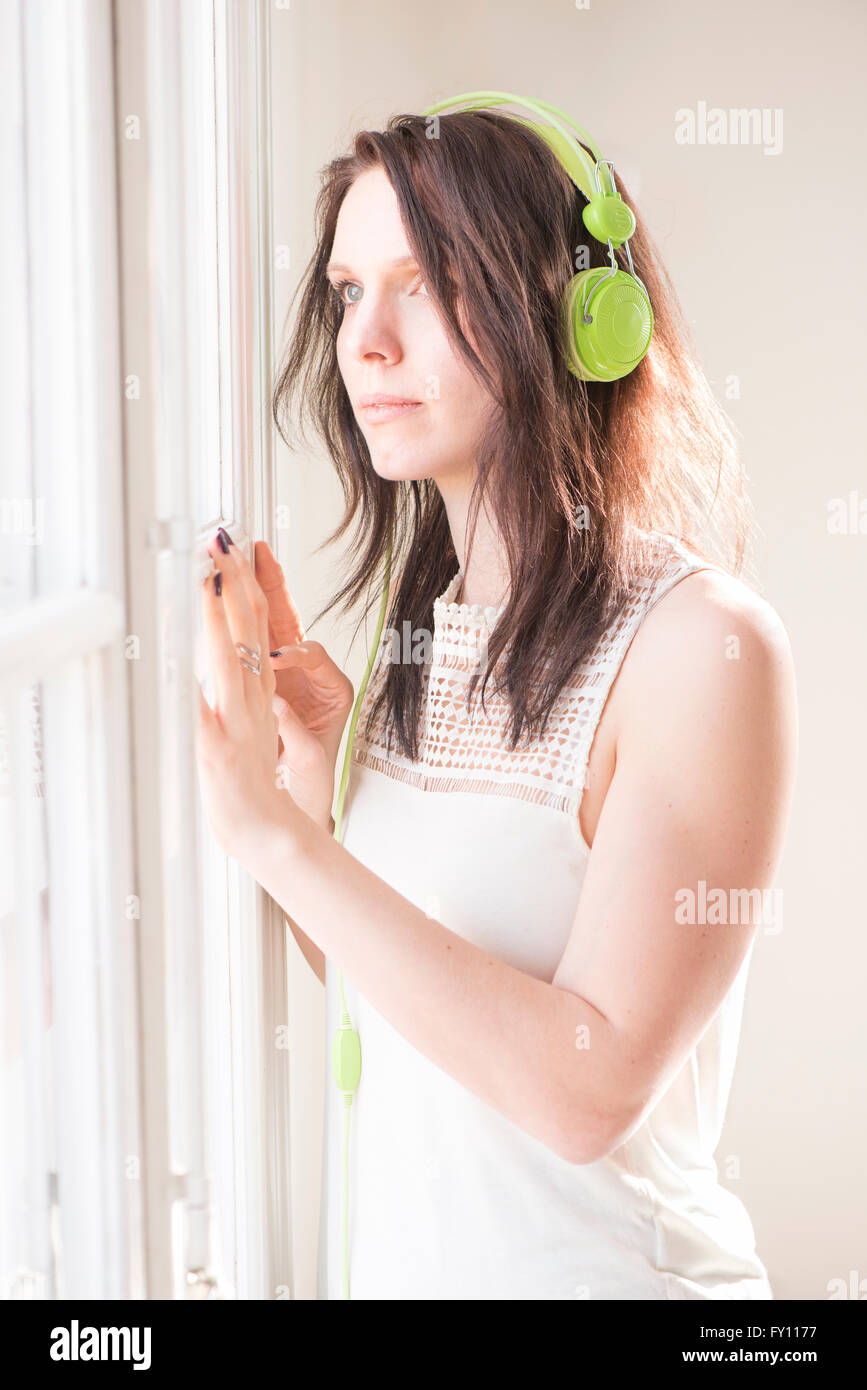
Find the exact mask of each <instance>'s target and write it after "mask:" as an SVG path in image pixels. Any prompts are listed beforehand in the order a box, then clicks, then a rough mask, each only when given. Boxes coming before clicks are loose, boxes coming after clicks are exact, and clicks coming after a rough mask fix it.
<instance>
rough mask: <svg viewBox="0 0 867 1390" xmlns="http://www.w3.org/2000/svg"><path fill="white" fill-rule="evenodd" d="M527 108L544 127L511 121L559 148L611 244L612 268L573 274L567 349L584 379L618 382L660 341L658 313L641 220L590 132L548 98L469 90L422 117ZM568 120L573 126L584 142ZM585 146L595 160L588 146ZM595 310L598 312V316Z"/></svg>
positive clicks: (599, 231) (589, 221)
mask: <svg viewBox="0 0 867 1390" xmlns="http://www.w3.org/2000/svg"><path fill="white" fill-rule="evenodd" d="M507 101H508V102H512V103H513V104H514V105H516V106H525V107H526V108H527V110H528V111H532V112H534V114H535V115H537V116H539V117H541V118H542V120H543V122H545V123H544V124H539V123H537V122H536V121H528V120H527V119H526V118H525V117H523V116H515V115H513V114H512V113H511V112H507V113H504V114H507V115H509V117H510V119H512V120H515V121H520V122H521V124H522V125H526V126H529V127H530V129H531V130H534V131H535V132H536V134H537V135H539V136H541V138H542V139H543V140H544V141H545V143H546V144H547V145H549V146H550V148H551V149H552V150H553V151H554V153H555V155H556V156H557V158H558V159H559V161H560V163H561V164H562V165H563V168H564V169H565V170H566V173H567V174H568V175H569V177H570V179H571V180H572V182H573V183H574V184H575V186H576V188H578V189H579V190H580V191H581V192H582V193H583V194H584V197H585V198H587V199H588V204H587V207H585V209H584V211H583V213H582V219H583V222H584V226H585V227H586V228H587V230H588V232H589V233H590V235H591V236H592V237H593V238H594V240H595V241H600V242H602V244H603V245H607V246H608V255H609V260H610V262H611V267H610V269H606V268H605V267H604V266H596V267H595V268H594V269H590V270H582V271H579V273H578V274H577V275H575V276H573V278H572V280H571V281H570V283H569V285H568V286H567V288H566V292H565V294H564V296H563V329H564V347H565V350H566V360H567V362H568V365H569V370H570V371H571V372H572V374H573V375H574V376H577V377H579V378H580V379H581V380H582V381H617V380H618V378H620V377H624V376H628V375H629V373H630V372H631V371H633V370H634V368H635V367H637V366H638V364H639V362H640V361H641V359H642V358H643V357H644V355H645V353H646V352H647V349H648V348H649V347H650V340H651V338H652V336H653V311H652V309H651V307H650V298H649V296H648V293H647V290H646V289H645V288H644V285H643V284H642V283H641V281H640V280H639V278H638V276H637V275H636V274H635V269H634V267H633V264H632V253H631V252H630V249H629V238H630V237H631V236H632V233H633V232H634V231H635V217H634V216H633V213H632V209H631V208H629V207H627V205H626V203H624V201H623V199H622V198H621V196H620V194H619V193H618V192H617V190H616V188H615V186H614V166H613V165H612V164H611V161H610V160H607V159H603V158H602V156H601V155H600V153H599V150H598V148H597V146H596V144H595V143H594V141H593V140H592V139H591V138H590V136H589V135H588V133H587V131H586V130H584V128H583V127H582V126H580V125H578V124H577V122H575V121H573V120H571V119H570V117H569V116H567V115H566V113H565V112H564V111H561V110H560V109H559V108H558V107H556V106H551V105H549V103H548V102H545V101H530V100H527V99H526V98H524V97H518V96H514V95H513V94H512V93H511V92H464V94H463V95H462V96H458V97H450V98H449V100H448V101H438V102H436V103H435V105H433V106H429V107H427V109H426V110H425V111H422V112H420V113H419V114H420V115H422V116H433V115H436V114H437V112H439V111H442V110H444V109H445V108H446V107H448V106H460V107H463V108H464V109H465V110H468V111H476V110H479V109H480V108H483V107H487V106H499V105H501V104H502V103H503V102H507ZM563 122H567V123H568V124H569V125H571V126H573V127H574V129H575V130H576V131H577V132H578V134H579V135H580V137H581V144H579V143H578V141H577V140H576V138H575V136H574V135H570V133H569V131H568V130H567V129H566V126H565V125H564V124H563ZM582 145H586V147H587V149H588V150H589V151H590V152H591V154H592V155H593V159H591V158H590V156H589V155H588V154H587V152H586V150H585V149H583V148H582ZM602 167H604V168H605V170H606V179H607V184H608V188H607V191H603V188H602V185H601V183H600V178H599V170H600V168H602ZM618 246H624V247H625V249H626V258H627V260H628V262H629V271H628V272H627V271H625V270H620V269H619V267H618V265H617V262H616V260H615V258H614V250H615V247H618ZM591 310H592V312H591Z"/></svg>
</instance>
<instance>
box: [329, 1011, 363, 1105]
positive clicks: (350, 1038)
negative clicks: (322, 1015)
mask: <svg viewBox="0 0 867 1390" xmlns="http://www.w3.org/2000/svg"><path fill="white" fill-rule="evenodd" d="M331 1072H332V1075H333V1077H334V1080H335V1081H336V1082H337V1089H338V1090H340V1091H343V1093H344V1096H346V1095H349V1097H350V1099H351V1097H352V1096H353V1095H354V1093H355V1091H356V1090H357V1089H358V1083H359V1081H360V1080H361V1039H360V1038H359V1036H358V1034H357V1033H356V1031H355V1029H354V1028H353V1027H352V1024H351V1023H350V1021H349V1014H348V1013H344V1014H343V1017H342V1018H341V1020H340V1027H339V1028H338V1030H337V1032H336V1033H335V1034H334V1042H333V1043H332V1044H331Z"/></svg>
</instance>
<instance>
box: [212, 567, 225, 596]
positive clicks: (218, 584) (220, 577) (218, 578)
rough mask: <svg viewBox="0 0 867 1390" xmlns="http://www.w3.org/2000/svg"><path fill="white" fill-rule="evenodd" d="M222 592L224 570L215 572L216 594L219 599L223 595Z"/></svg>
mask: <svg viewBox="0 0 867 1390" xmlns="http://www.w3.org/2000/svg"><path fill="white" fill-rule="evenodd" d="M222 592H223V571H222V570H214V593H215V594H216V595H217V598H219V597H220V595H221V594H222Z"/></svg>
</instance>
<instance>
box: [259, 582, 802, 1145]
mask: <svg viewBox="0 0 867 1390" xmlns="http://www.w3.org/2000/svg"><path fill="white" fill-rule="evenodd" d="M715 586H716V587H715ZM747 594H748V591H746V590H745V588H744V587H740V588H738V587H735V588H731V587H727V586H726V585H725V583H723V584H722V586H721V587H720V585H719V584H718V582H717V580H715V579H713V578H710V579H709V578H708V577H707V576H703V575H700V574H699V575H693V576H690V577H689V578H687V579H686V580H684V581H683V582H682V583H681V584H680V585H678V586H676V587H675V589H674V590H673V591H672V593H671V594H669V595H667V596H666V597H665V598H664V599H662V600H661V601H660V603H659V605H658V606H657V608H656V609H655V611H654V612H653V613H652V614H651V615H649V617H648V619H647V621H646V623H645V624H643V629H646V631H642V632H640V633H639V634H638V637H637V638H636V641H635V643H634V644H633V645H634V647H635V648H636V650H635V652H634V653H632V652H631V653H629V654H627V661H629V662H630V665H631V668H632V676H631V677H630V683H631V685H632V687H633V691H634V692H637V694H635V695H634V696H633V695H630V696H629V697H628V698H627V699H626V700H625V702H624V709H625V711H626V714H625V716H624V717H623V719H622V738H620V737H618V741H617V765H616V769H615V774H614V778H613V780H612V784H611V788H610V789H609V792H608V794H607V796H606V801H605V805H604V807H603V810H602V814H601V816H600V821H599V825H598V827H597V832H596V835H595V838H594V844H593V852H592V855H591V860H590V863H589V864H588V870H587V876H586V880H585V884H584V888H583V891H582V894H581V900H580V902H579V904H578V910H577V913H576V918H575V923H574V926H573V930H572V933H571V935H570V939H569V942H568V943H567V947H566V950H565V951H564V954H563V957H562V959H561V962H560V964H559V967H558V969H557V971H556V973H555V976H554V981H553V982H552V983H550V984H549V983H547V982H545V981H542V980H538V979H535V978H533V977H531V976H529V975H527V974H525V973H524V972H522V971H520V970H517V969H514V968H513V967H512V966H510V965H507V964H505V963H504V962H502V961H500V960H497V959H496V958H495V957H493V956H491V955H489V954H488V953H487V952H485V951H483V950H481V949H479V948H478V947H476V946H474V945H472V944H470V943H469V942H467V941H465V940H464V939H463V938H462V937H460V936H458V935H457V934H456V933H454V932H451V931H449V929H448V928H447V927H446V926H444V925H443V924H442V923H440V922H437V921H434V920H432V919H431V918H430V917H428V916H427V915H426V914H425V913H424V912H423V911H422V910H421V909H420V908H418V907H416V906H415V905H414V904H412V903H411V902H409V901H408V900H407V899H406V898H404V897H403V896H402V895H401V894H400V893H398V892H397V891H396V890H395V889H393V888H392V887H391V886H390V885H389V884H388V883H386V882H385V881H384V880H383V879H381V878H379V877H378V876H377V875H376V874H375V873H373V872H372V871H371V870H370V869H368V868H367V867H366V866H365V865H364V864H362V863H360V862H359V861H358V860H357V859H355V858H354V857H353V855H351V854H350V853H349V852H348V851H347V850H345V849H344V848H343V846H342V845H340V844H338V843H337V841H335V840H334V839H333V838H332V837H331V836H330V835H328V834H327V832H326V831H325V830H324V828H323V827H322V826H319V825H316V824H315V823H314V822H313V821H311V820H310V818H309V817H305V816H300V817H299V815H298V812H297V808H294V807H292V806H291V805H290V804H285V809H278V811H277V812H276V814H277V815H278V816H279V817H280V818H281V824H279V825H278V826H276V827H275V833H273V834H271V835H269V836H266V837H263V838H262V840H261V841H257V844H256V847H255V850H254V854H255V862H253V863H251V865H250V867H251V871H252V872H253V873H254V874H255V875H256V877H257V878H258V879H259V881H260V882H261V883H263V885H264V886H265V887H266V888H267V890H268V891H269V892H270V893H271V894H272V895H273V896H274V897H275V898H276V899H277V901H278V902H279V903H280V904H281V905H282V907H283V910H284V911H285V912H287V913H289V912H291V913H292V914H293V916H294V917H295V919H296V920H297V921H298V922H300V923H303V926H304V930H305V931H306V932H307V933H309V935H310V937H311V939H312V940H313V941H315V943H316V945H317V946H318V947H319V949H320V950H322V951H324V952H325V953H326V954H327V955H328V957H329V959H331V960H332V961H334V962H335V964H336V965H337V966H338V967H339V968H340V969H341V970H342V971H343V972H344V973H345V974H346V975H347V976H349V977H350V978H351V979H352V980H353V982H354V983H355V984H356V985H357V987H358V989H359V990H360V991H361V992H362V993H363V994H364V996H365V997H366V998H367V999H368V1000H369V1001H370V1003H371V1004H372V1005H373V1007H374V1008H375V1009H376V1010H377V1011H378V1012H379V1013H380V1014H381V1015H382V1016H383V1017H384V1018H385V1019H387V1020H388V1022H389V1023H390V1024H391V1025H392V1027H394V1028H395V1029H396V1030H397V1031H398V1032H399V1033H400V1034H401V1035H402V1036H403V1037H404V1038H406V1039H407V1041H408V1042H409V1043H410V1044H411V1045H412V1046H413V1047H415V1048H417V1049H418V1050H419V1051H420V1052H422V1053H423V1054H424V1055H425V1056H426V1057H428V1058H429V1059H430V1060H431V1061H432V1062H433V1063H434V1064H435V1065H436V1066H438V1067H440V1068H442V1069H443V1070H444V1071H446V1072H448V1073H449V1075H451V1076H453V1077H454V1078H455V1079H456V1080H457V1081H458V1082H460V1083H461V1085H463V1086H465V1087H466V1088H467V1089H468V1090H470V1091H472V1092H473V1093H474V1094H475V1095H477V1096H479V1097H480V1098H481V1099H482V1100H484V1101H485V1102H486V1103H487V1104H489V1105H491V1106H493V1107H494V1108H495V1109H497V1110H498V1111H499V1112H500V1113H501V1114H502V1115H504V1116H505V1117H506V1118H507V1119H509V1120H510V1121H511V1122H513V1123H514V1124H516V1125H517V1126H518V1127H519V1128H521V1129H523V1130H524V1131H525V1132H526V1133H528V1134H530V1135H532V1136H533V1137H535V1138H537V1139H538V1140H539V1141H540V1142H542V1143H544V1144H545V1145H546V1146H547V1147H549V1148H550V1149H552V1150H553V1151H555V1152H557V1153H558V1154H559V1155H560V1156H562V1157H563V1158H565V1159H566V1160H567V1161H569V1162H573V1163H591V1162H595V1161H597V1160H598V1159H599V1158H601V1157H603V1156H604V1155H605V1154H606V1153H608V1152H611V1150H612V1149H614V1148H615V1147H617V1146H618V1144H619V1143H621V1142H622V1141H623V1139H624V1138H626V1137H628V1135H629V1133H631V1132H632V1131H633V1130H634V1129H635V1128H636V1126H637V1124H638V1123H639V1122H640V1119H641V1116H642V1115H643V1114H644V1113H645V1112H646V1110H647V1108H648V1107H650V1106H652V1104H653V1103H654V1102H655V1100H656V1098H657V1097H658V1095H659V1093H660V1090H661V1088H664V1086H665V1085H666V1084H667V1082H668V1081H669V1080H670V1078H671V1077H672V1075H673V1074H674V1073H675V1072H676V1071H677V1070H678V1069H679V1067H680V1066H681V1065H682V1064H683V1062H684V1060H685V1059H686V1057H687V1056H688V1053H689V1051H690V1049H691V1047H692V1046H693V1045H694V1043H695V1041H696V1040H697V1038H698V1037H699V1036H700V1035H701V1033H702V1032H703V1031H704V1030H705V1028H706V1027H707V1025H708V1023H709V1022H710V1020H711V1019H712V1017H713V1015H714V1013H715V1012H716V1011H717V1009H718V1007H719V1004H720V1002H721V1000H722V998H723V997H724V995H725V993H726V992H727V990H728V989H729V987H730V985H731V982H732V980H733V978H734V976H735V974H736V972H737V970H738V968H739V966H740V963H741V961H742V960H743V958H744V955H745V953H746V950H747V948H748V946H749V943H750V940H751V939H752V935H753V933H754V931H755V927H754V926H753V927H751V926H749V925H740V926H728V925H726V926H711V925H706V924H698V925H694V926H692V925H687V926H684V925H679V924H678V920H677V917H676V915H675V914H676V907H677V894H678V893H679V892H680V891H682V890H683V889H690V888H695V886H696V885H697V883H698V882H699V880H702V879H704V880H705V881H706V883H707V885H708V889H711V888H716V889H723V890H729V891H731V890H734V891H740V890H742V889H748V890H749V889H754V888H758V889H759V890H761V889H763V888H764V887H766V886H767V885H769V884H770V883H771V882H772V881H773V877H774V874H775V870H776V866H777V863H778V859H779V855H780V852H781V847H782V841H783V834H784V826H785V820H786V815H787V811H788V804H789V796H790V791H791V785H792V778H793V771H794V756H795V731H796V719H795V702H794V682H793V679H792V670H791V655H790V652H789V648H788V642H787V639H786V637H785V632H784V630H783V628H782V624H781V623H780V621H779V619H778V618H777V617H776V615H775V614H774V613H773V610H772V609H771V608H770V606H769V605H766V604H764V603H763V601H762V600H758V599H753V598H750V597H748V596H747ZM733 636H735V637H737V638H738V639H739V643H740V655H739V656H738V658H737V659H729V656H728V652H729V650H730V649H731V641H730V639H731V638H732V637H733ZM579 1039H580V1040H582V1041H583V1040H585V1039H586V1040H587V1043H588V1044H589V1045H585V1046H578V1045H577V1040H579Z"/></svg>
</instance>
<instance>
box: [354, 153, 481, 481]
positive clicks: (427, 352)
mask: <svg viewBox="0 0 867 1390" xmlns="http://www.w3.org/2000/svg"><path fill="white" fill-rule="evenodd" d="M328 278H329V280H330V281H331V283H332V285H334V286H337V285H339V283H340V281H344V282H346V283H344V285H343V288H342V289H341V290H340V297H341V298H342V300H343V303H344V305H345V308H344V311H343V322H342V323H341V325H340V329H339V332H338V335H337V360H338V364H339V366H340V372H341V375H342V377H343V382H344V385H345V386H346V390H347V392H348V394H349V399H350V402H351V404H352V408H353V411H354V413H355V418H356V420H357V421H358V425H359V428H360V430H361V432H362V434H363V435H364V438H365V440H366V442H367V446H368V449H369V450H370V457H371V461H372V463H373V467H374V468H375V470H376V472H377V473H378V474H379V475H380V476H381V477H383V478H393V479H420V478H433V479H434V480H435V481H436V482H438V483H443V484H454V483H458V482H464V483H466V484H468V485H469V486H472V482H473V480H474V478H475V473H476V441H477V440H478V438H479V436H480V434H481V432H482V430H483V428H484V425H485V422H486V420H487V418H488V415H489V412H490V411H491V409H492V401H491V398H490V396H489V395H488V394H487V392H486V391H485V389H484V387H483V386H482V384H481V382H479V381H478V380H477V378H476V377H475V376H473V374H472V373H471V371H470V369H469V367H468V366H467V364H466V363H465V362H464V360H463V358H462V357H460V356H459V355H457V354H456V353H455V352H454V351H453V350H452V347H451V345H450V343H449V341H448V337H447V335H446V330H445V327H444V325H443V322H442V320H441V319H440V316H439V313H438V311H437V309H436V306H435V304H434V301H433V299H432V298H431V297H430V296H429V295H428V293H427V286H426V285H425V284H424V282H423V281H422V278H421V270H420V268H419V267H418V265H416V263H415V262H414V261H413V259H412V252H411V250H410V247H409V244H408V242H407V239H406V234H405V232H404V229H403V223H402V221H401V216H400V209H399V206H398V202H397V198H396V197H395V193H394V189H393V188H392V186H391V183H390V182H389V179H388V176H387V174H386V173H385V170H384V169H381V168H376V169H370V170H368V171H367V172H365V173H364V174H360V175H359V177H358V178H357V179H356V180H355V182H354V183H353V184H352V186H351V187H350V189H349V191H348V192H347V194H346V196H345V198H344V200H343V203H342V205H341V208H340V213H339V215H338V218H337V226H336V229H335V234H334V245H333V247H332V250H331V258H330V261H329V268H328ZM470 342H471V343H472V338H470ZM377 394H382V395H386V396H395V397H400V398H401V399H404V400H408V401H411V402H414V404H413V405H411V406H408V407H406V408H403V409H398V410H392V411H388V410H387V409H380V410H377V409H375V408H367V407H365V405H364V400H365V397H367V396H375V395H377Z"/></svg>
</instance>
